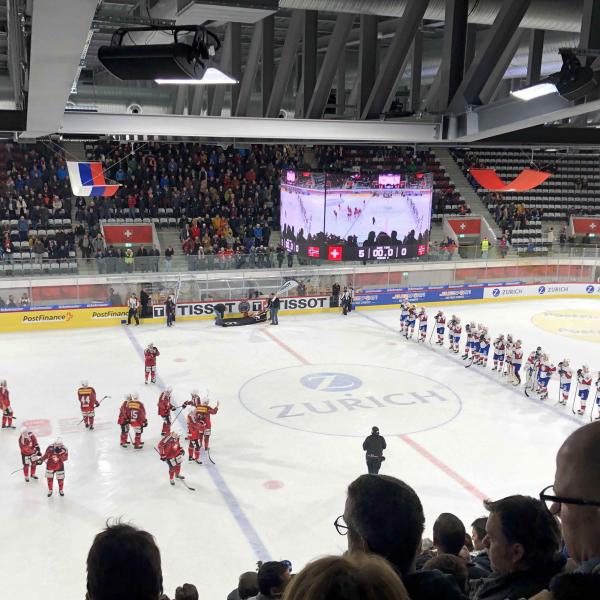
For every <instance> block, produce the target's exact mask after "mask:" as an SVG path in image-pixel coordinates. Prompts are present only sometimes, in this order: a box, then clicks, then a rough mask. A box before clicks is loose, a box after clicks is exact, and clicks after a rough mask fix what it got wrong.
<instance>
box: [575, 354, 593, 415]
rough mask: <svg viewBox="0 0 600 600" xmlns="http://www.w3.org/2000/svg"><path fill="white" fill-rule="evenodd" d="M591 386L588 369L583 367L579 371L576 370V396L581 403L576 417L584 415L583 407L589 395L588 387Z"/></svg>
mask: <svg viewBox="0 0 600 600" xmlns="http://www.w3.org/2000/svg"><path fill="white" fill-rule="evenodd" d="M591 385H592V374H591V373H590V368H589V367H588V366H587V365H583V367H581V369H577V395H578V396H579V401H580V403H581V405H580V407H579V410H578V411H577V414H578V415H583V414H585V407H586V404H587V400H588V396H589V394H590V387H591Z"/></svg>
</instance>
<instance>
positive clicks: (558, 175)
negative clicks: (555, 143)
mask: <svg viewBox="0 0 600 600" xmlns="http://www.w3.org/2000/svg"><path fill="white" fill-rule="evenodd" d="M452 154H453V156H454V158H455V160H456V162H457V163H458V165H459V166H460V167H461V168H462V169H463V172H464V173H465V175H466V177H467V178H468V179H469V181H470V182H471V184H472V185H473V187H474V188H475V189H476V191H477V193H478V194H479V195H480V196H481V198H482V201H483V202H484V203H485V204H486V205H487V207H488V210H489V211H490V212H491V213H492V215H493V216H494V218H495V220H496V222H497V223H498V225H499V226H500V227H501V228H502V230H503V231H504V232H505V233H506V234H507V236H508V237H509V239H510V241H511V244H512V245H513V246H514V247H515V248H516V249H517V251H518V252H520V253H528V254H540V253H547V252H549V251H550V250H551V249H552V246H553V242H554V241H555V240H553V239H552V238H553V237H554V230H555V229H556V231H557V232H558V231H560V229H561V228H562V227H563V226H564V225H566V224H567V222H568V221H569V218H570V217H571V215H575V216H581V215H589V216H595V215H600V169H599V167H600V159H599V158H598V156H595V155H589V154H585V153H584V152H573V151H570V152H568V153H560V154H559V153H554V152H553V153H549V152H543V151H538V152H533V153H532V154H531V155H529V156H528V157H525V156H524V153H523V151H521V150H513V149H500V148H493V149H491V148H471V149H464V148H453V149H452ZM473 167H477V168H485V167H490V168H494V169H496V171H497V172H498V175H499V176H501V177H502V178H503V179H504V180H511V179H513V178H514V177H516V176H517V175H518V174H519V173H520V172H521V171H522V170H523V168H524V167H537V168H539V169H542V170H548V171H551V172H552V173H553V175H552V177H551V178H550V179H548V180H547V181H545V182H544V183H543V184H542V185H540V186H539V187H537V188H535V189H534V190H531V191H529V192H520V193H511V194H510V196H505V195H503V194H497V193H489V192H487V191H486V190H483V189H481V188H479V187H478V186H477V184H476V183H475V182H474V180H473V178H472V177H471V176H470V175H469V169H471V168H473ZM544 223H545V224H546V227H547V228H548V229H547V232H546V233H545V232H544V228H543V224H544ZM550 228H551V229H552V231H553V233H552V234H551V235H550V239H548V232H549V231H550ZM565 231H566V228H565ZM571 235H572V236H573V239H571V240H570V242H571V243H574V242H575V241H576V240H575V234H574V233H573V232H571ZM565 241H566V240H565ZM561 247H562V246H561Z"/></svg>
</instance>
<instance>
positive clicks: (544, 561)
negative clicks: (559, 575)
mask: <svg viewBox="0 0 600 600" xmlns="http://www.w3.org/2000/svg"><path fill="white" fill-rule="evenodd" d="M483 505H484V506H485V508H487V510H489V511H490V513H492V514H497V515H498V516H499V518H500V525H501V527H502V533H503V534H504V537H505V538H506V539H507V540H508V542H509V543H513V544H514V543H518V544H521V545H522V546H523V549H524V552H523V564H524V565H525V566H527V567H528V568H530V569H534V568H537V567H545V566H546V565H548V564H549V563H551V562H552V560H553V559H554V557H555V554H556V553H557V552H558V549H559V547H560V540H561V538H560V529H559V527H558V523H557V522H556V519H555V518H554V517H553V516H552V515H551V514H550V513H549V512H548V511H547V510H546V508H545V507H544V505H543V504H542V503H541V502H540V501H539V500H537V499H536V498H531V497H530V496H520V495H515V496H507V497H506V498H502V499H501V500H497V501H496V502H492V501H491V500H485V501H484V503H483Z"/></svg>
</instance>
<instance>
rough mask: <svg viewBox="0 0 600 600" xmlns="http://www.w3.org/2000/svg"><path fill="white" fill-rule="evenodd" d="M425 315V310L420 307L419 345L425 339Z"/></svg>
mask: <svg viewBox="0 0 600 600" xmlns="http://www.w3.org/2000/svg"><path fill="white" fill-rule="evenodd" d="M427 319H428V317H427V313H426V312H425V309H424V308H423V307H421V310H420V311H419V339H418V341H419V342H421V343H425V339H426V338H427Z"/></svg>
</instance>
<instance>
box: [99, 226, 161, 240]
mask: <svg viewBox="0 0 600 600" xmlns="http://www.w3.org/2000/svg"><path fill="white" fill-rule="evenodd" d="M102 229H103V233H104V240H105V241H106V243H107V244H115V245H119V244H121V245H122V244H141V245H147V246H151V245H152V240H153V235H152V233H153V227H152V225H148V224H144V225H134V224H133V223H129V224H127V225H104V226H103V227H102Z"/></svg>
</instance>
